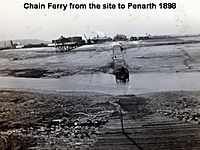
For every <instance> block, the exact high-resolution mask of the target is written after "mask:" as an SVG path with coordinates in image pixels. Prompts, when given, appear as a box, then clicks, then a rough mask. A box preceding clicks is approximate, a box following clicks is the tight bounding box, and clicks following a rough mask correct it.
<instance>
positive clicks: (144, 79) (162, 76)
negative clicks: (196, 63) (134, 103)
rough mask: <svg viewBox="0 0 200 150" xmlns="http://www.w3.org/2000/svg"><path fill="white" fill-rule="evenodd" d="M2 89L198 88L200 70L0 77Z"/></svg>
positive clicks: (102, 90)
mask: <svg viewBox="0 0 200 150" xmlns="http://www.w3.org/2000/svg"><path fill="white" fill-rule="evenodd" d="M0 83H1V84H0V88H1V89H5V88H6V89H9V88H14V89H20V90H21V89H23V90H47V91H60V92H65V91H81V92H84V91H85V92H99V93H105V94H112V95H121V94H142V93H148V92H159V91H180V90H185V91H198V90H200V73H146V74H131V75H130V81H129V83H125V84H124V83H116V81H115V76H114V75H111V74H103V73H102V74H89V75H74V76H68V77H65V78H61V79H34V78H15V77H0Z"/></svg>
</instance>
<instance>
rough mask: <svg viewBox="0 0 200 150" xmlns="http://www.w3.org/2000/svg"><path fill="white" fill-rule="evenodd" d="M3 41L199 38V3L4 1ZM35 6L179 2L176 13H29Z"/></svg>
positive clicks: (0, 32)
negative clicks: (27, 6) (120, 35)
mask: <svg viewBox="0 0 200 150" xmlns="http://www.w3.org/2000/svg"><path fill="white" fill-rule="evenodd" d="M0 1H1V4H0V40H13V39H25V38H38V39H43V40H52V39H55V38H58V37H59V36H61V35H64V36H74V35H82V36H83V34H86V35H87V36H88V37H89V36H90V37H92V36H95V33H99V34H101V35H103V34H105V35H107V36H114V35H115V34H117V33H124V34H126V35H127V36H134V35H145V34H146V33H148V34H152V35H155V34H156V35H160V34H170V35H174V34H199V33H200V1H199V0H165V1H163V0H121V1H120V0H0ZM25 2H31V3H39V2H40V3H44V4H47V3H48V2H53V3H70V2H72V3H89V2H94V3H101V4H102V3H107V2H110V3H119V2H121V3H124V4H127V2H132V3H149V2H154V3H156V4H159V3H160V2H176V3H177V9H175V10H160V9H156V10H132V9H131V10H128V9H124V10H118V9H117V10H102V9H101V10H89V9H87V10H67V11H63V10H52V9H50V10H48V9H46V10H26V9H24V8H23V5H24V3H25Z"/></svg>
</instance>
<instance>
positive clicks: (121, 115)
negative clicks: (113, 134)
mask: <svg viewBox="0 0 200 150" xmlns="http://www.w3.org/2000/svg"><path fill="white" fill-rule="evenodd" d="M120 120H121V127H122V133H123V134H125V131H124V122H123V114H122V111H121V108H120Z"/></svg>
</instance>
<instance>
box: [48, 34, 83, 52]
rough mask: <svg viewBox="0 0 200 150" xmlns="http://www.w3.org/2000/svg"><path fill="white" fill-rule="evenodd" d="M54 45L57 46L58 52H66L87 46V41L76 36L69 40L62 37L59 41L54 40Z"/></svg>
mask: <svg viewBox="0 0 200 150" xmlns="http://www.w3.org/2000/svg"><path fill="white" fill-rule="evenodd" d="M52 43H54V44H55V47H56V51H57V52H66V51H69V50H72V49H74V48H76V47H79V46H82V45H85V44H86V43H85V40H83V39H82V37H81V36H74V37H67V38H66V37H64V36H61V37H60V38H59V39H57V40H53V41H52Z"/></svg>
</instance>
